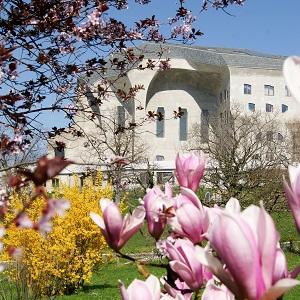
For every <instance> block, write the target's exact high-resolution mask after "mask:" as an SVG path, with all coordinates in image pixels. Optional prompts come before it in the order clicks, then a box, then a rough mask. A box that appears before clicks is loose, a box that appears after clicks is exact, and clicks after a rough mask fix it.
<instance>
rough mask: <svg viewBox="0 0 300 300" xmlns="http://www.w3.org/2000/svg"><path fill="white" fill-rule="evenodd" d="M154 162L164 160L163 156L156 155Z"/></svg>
mask: <svg viewBox="0 0 300 300" xmlns="http://www.w3.org/2000/svg"><path fill="white" fill-rule="evenodd" d="M156 160H157V161H163V160H165V157H164V156H163V155H156Z"/></svg>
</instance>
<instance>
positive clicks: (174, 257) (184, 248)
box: [166, 239, 212, 290]
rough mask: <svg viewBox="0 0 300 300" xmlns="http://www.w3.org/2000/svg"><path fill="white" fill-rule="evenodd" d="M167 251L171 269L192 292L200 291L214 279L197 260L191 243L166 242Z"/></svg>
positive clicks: (187, 241)
mask: <svg viewBox="0 0 300 300" xmlns="http://www.w3.org/2000/svg"><path fill="white" fill-rule="evenodd" d="M166 251H167V253H168V255H169V258H170V260H171V261H170V267H171V269H172V270H173V271H174V272H175V273H177V274H178V276H179V277H180V278H181V279H182V280H183V281H184V282H185V283H186V284H187V285H188V286H189V288H190V289H191V290H198V289H199V288H201V287H202V286H203V285H204V284H205V283H206V282H207V281H208V280H209V279H210V278H211V277H212V274H211V272H210V271H209V270H208V269H207V268H206V267H204V266H203V265H202V264H201V263H200V262H199V261H198V260H197V257H196V251H195V247H194V245H193V243H192V242H191V241H189V240H183V239H178V240H176V242H175V243H174V244H171V243H170V242H166Z"/></svg>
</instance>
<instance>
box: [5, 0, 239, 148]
mask: <svg viewBox="0 0 300 300" xmlns="http://www.w3.org/2000/svg"><path fill="white" fill-rule="evenodd" d="M150 2H151V1H150V0H136V1H135V2H134V3H133V1H132V2H131V3H130V2H129V1H127V0H75V1H74V0H72V1H71V0H67V1H60V0H39V1H36V0H30V1H27V0H1V1H0V12H1V15H0V40H1V44H0V82H1V94H0V105H1V111H0V118H1V121H0V122H1V124H3V125H4V126H8V127H9V128H11V132H10V134H7V135H5V136H3V137H2V139H1V150H2V151H10V146H11V144H12V143H13V144H14V145H15V147H19V148H20V149H22V147H23V146H24V145H23V144H22V143H21V142H19V141H16V140H15V139H14V136H15V133H16V132H17V134H21V135H25V136H28V135H30V134H32V133H33V132H39V133H40V134H42V135H43V136H44V137H45V139H46V138H47V137H48V135H50V136H53V135H56V134H59V133H61V132H62V131H68V132H73V133H74V134H77V133H78V132H76V131H74V130H73V129H72V127H73V125H74V118H73V116H74V114H75V113H76V112H78V107H77V106H76V105H74V104H76V101H77V99H78V97H80V95H79V94H80V93H81V92H83V93H85V90H84V89H83V90H81V89H76V87H77V82H78V79H79V78H82V76H86V77H91V76H93V75H94V74H97V76H98V77H99V79H100V80H99V84H98V85H97V86H96V87H95V90H94V91H93V92H95V93H96V94H97V103H98V104H99V105H100V104H101V103H102V101H103V100H104V99H106V98H107V96H108V95H109V94H110V93H113V92H114V91H113V89H112V87H113V86H114V83H115V81H116V78H120V77H123V76H125V74H126V72H127V71H128V70H130V69H132V68H151V67H152V66H153V62H152V61H151V60H149V61H148V64H147V65H144V66H141V65H140V62H141V60H142V59H143V57H144V55H143V53H140V52H138V54H136V52H135V51H134V49H135V48H136V46H137V45H139V43H140V42H141V41H153V42H159V43H161V42H165V41H170V40H176V41H178V42H191V41H193V40H195V39H196V37H197V36H200V35H201V34H202V33H201V32H200V31H199V30H198V29H196V28H194V27H193V24H194V22H195V20H196V19H195V17H194V16H193V15H192V13H191V11H190V9H189V8H188V7H187V3H185V1H183V0H181V1H178V9H177V11H176V12H175V11H174V16H170V19H169V20H168V22H165V25H166V24H168V25H167V26H168V27H169V28H170V30H169V34H167V33H166V34H162V32H163V30H164V32H167V31H165V28H164V29H162V27H161V24H163V23H164V22H163V21H162V20H159V17H158V16H156V15H152V14H151V15H150V16H147V15H146V14H145V16H144V17H143V18H142V19H139V18H138V17H137V19H136V20H130V21H132V22H128V20H127V19H126V18H127V17H126V16H125V15H124V13H123V12H124V11H125V9H127V8H128V7H130V8H131V9H132V8H134V7H135V6H139V5H145V6H146V5H147V6H151V3H150ZM243 2H244V0H230V1H229V0H228V1H217V0H214V1H204V2H203V3H202V11H204V10H207V9H208V7H209V6H212V7H214V8H216V9H219V8H220V9H225V8H226V7H228V6H229V5H241V4H243ZM159 56H160V54H159V53H158V57H159ZM108 73H110V74H114V78H113V79H110V78H109V76H107V74H108ZM137 88H138V87H137ZM120 95H122V97H123V99H128V97H133V98H134V93H131V94H126V93H125V94H124V92H123V93H120ZM73 105H74V106H73ZM80 110H81V112H84V113H86V114H92V112H91V111H90V109H89V107H88V106H83V107H81V109H80ZM45 112H50V113H56V114H57V115H65V116H66V117H67V118H68V119H69V126H66V127H67V129H66V128H64V127H65V126H63V127H61V128H60V127H59V126H57V124H54V125H53V128H52V129H50V130H41V126H40V124H39V123H38V121H39V120H40V119H41V114H43V113H45ZM92 116H93V114H92ZM54 119H55V118H54Z"/></svg>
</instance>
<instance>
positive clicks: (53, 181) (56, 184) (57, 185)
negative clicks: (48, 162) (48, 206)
mask: <svg viewBox="0 0 300 300" xmlns="http://www.w3.org/2000/svg"><path fill="white" fill-rule="evenodd" d="M52 187H53V188H56V187H59V179H58V178H52Z"/></svg>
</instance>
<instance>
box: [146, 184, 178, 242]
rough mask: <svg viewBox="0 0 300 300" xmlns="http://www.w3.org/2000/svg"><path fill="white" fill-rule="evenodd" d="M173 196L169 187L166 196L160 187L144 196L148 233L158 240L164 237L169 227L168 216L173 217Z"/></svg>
mask: <svg viewBox="0 0 300 300" xmlns="http://www.w3.org/2000/svg"><path fill="white" fill-rule="evenodd" d="M171 195H172V193H171V191H170V187H169V186H168V185H167V187H166V193H165V194H164V193H163V192H162V191H161V190H160V188H159V187H154V188H152V189H151V190H148V192H147V194H146V195H145V196H144V199H143V202H144V207H145V210H146V219H147V225H148V231H149V233H150V234H151V235H152V236H153V237H154V238H155V239H156V240H158V239H159V238H160V236H161V235H162V233H163V231H164V229H165V226H166V225H167V218H168V216H173V215H172V207H173V200H172V199H171V198H170V196H171ZM169 210H171V211H169Z"/></svg>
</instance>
